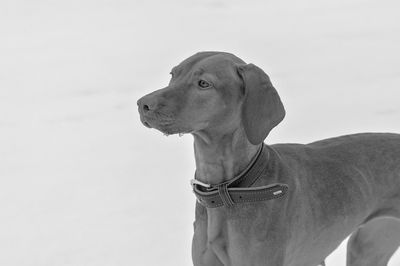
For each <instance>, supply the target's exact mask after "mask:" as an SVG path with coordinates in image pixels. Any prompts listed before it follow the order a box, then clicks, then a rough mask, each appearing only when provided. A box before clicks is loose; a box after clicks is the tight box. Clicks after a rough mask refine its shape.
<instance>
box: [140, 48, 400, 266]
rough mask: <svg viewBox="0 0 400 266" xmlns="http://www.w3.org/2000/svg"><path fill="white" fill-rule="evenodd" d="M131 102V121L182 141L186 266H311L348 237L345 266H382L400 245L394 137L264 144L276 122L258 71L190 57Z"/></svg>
mask: <svg viewBox="0 0 400 266" xmlns="http://www.w3.org/2000/svg"><path fill="white" fill-rule="evenodd" d="M171 75H172V77H171V81H170V83H169V85H168V86H167V87H165V88H163V89H160V90H156V91H154V92H152V93H150V94H147V95H145V96H144V97H142V98H141V99H139V100H138V102H137V104H138V109H139V113H140V118H141V121H142V123H143V124H144V125H145V126H147V127H149V128H155V129H157V130H159V131H161V132H163V133H164V134H167V135H170V134H187V133H190V134H192V135H193V137H194V153H195V161H196V172H195V179H194V180H193V181H192V186H193V191H194V193H195V195H196V197H197V202H196V215H195V222H194V236H193V242H192V259H193V264H194V265H195V266H216V265H225V266H244V265H246V266H250V265H263V266H313V265H320V264H322V265H324V260H325V258H326V257H327V256H328V255H329V254H330V253H331V252H332V251H333V250H335V249H336V248H337V247H338V245H339V244H340V243H341V242H342V241H343V240H344V239H346V237H347V236H349V235H350V239H349V241H348V244H347V265H348V266H361V265H362V266H372V265H373V266H384V265H387V263H388V261H389V259H390V257H391V256H392V254H393V253H394V252H395V251H396V250H397V248H398V247H399V245H400V134H390V133H362V134H353V135H347V136H340V137H336V138H330V139H325V140H320V141H316V142H313V143H310V144H274V145H266V144H264V140H265V138H266V137H267V136H268V134H269V132H270V131H271V130H272V129H273V128H274V127H275V126H277V125H278V124H279V123H280V122H281V121H282V120H283V118H284V117H285V109H284V106H283V104H282V102H281V99H280V97H279V95H278V93H277V91H276V90H275V88H274V87H273V85H272V83H271V81H270V79H269V77H268V76H267V74H266V73H265V72H264V71H263V70H262V69H261V68H259V67H257V66H256V65H254V64H247V63H245V62H244V61H243V60H242V59H240V58H238V57H236V56H235V55H233V54H230V53H225V52H200V53H197V54H195V55H193V56H191V57H189V58H187V59H186V60H184V61H183V62H182V63H180V64H179V65H178V66H176V67H174V68H173V69H172V71H171Z"/></svg>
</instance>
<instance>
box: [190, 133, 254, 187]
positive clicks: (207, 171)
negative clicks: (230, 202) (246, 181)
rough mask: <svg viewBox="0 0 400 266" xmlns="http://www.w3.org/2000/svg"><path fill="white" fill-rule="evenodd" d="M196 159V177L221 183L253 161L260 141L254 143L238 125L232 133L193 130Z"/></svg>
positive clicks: (209, 181)
mask: <svg viewBox="0 0 400 266" xmlns="http://www.w3.org/2000/svg"><path fill="white" fill-rule="evenodd" d="M192 135H193V137H194V154H195V160H196V179H197V180H199V181H201V182H204V183H207V184H213V185H215V184H219V183H221V182H224V181H227V180H229V179H232V178H234V177H235V176H236V175H238V174H240V173H241V172H242V171H243V170H244V169H246V168H247V166H248V165H249V164H250V162H251V161H252V159H253V158H254V157H255V156H256V154H257V151H258V148H259V145H253V144H251V143H250V142H249V141H248V140H247V137H246V136H245V133H244V130H243V129H241V128H239V129H236V130H234V131H232V132H230V133H225V134H215V132H214V133H212V134H210V133H209V132H206V131H198V132H194V133H192Z"/></svg>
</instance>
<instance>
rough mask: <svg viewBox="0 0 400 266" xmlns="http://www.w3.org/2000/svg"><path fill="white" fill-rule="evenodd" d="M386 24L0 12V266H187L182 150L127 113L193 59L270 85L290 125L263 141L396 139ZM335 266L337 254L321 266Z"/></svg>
mask: <svg viewBox="0 0 400 266" xmlns="http://www.w3.org/2000/svg"><path fill="white" fill-rule="evenodd" d="M398 10H399V4H398V1H378V0H374V1H366V0H365V1H360V0H356V1H345V0H340V1H329V2H325V1H317V0H310V1H297V2H294V1H292V2H291V3H289V2H287V1H280V2H279V3H278V1H275V2H272V1H261V0H260V1H256V0H254V1H239V0H234V1H232V0H231V1H228V0H216V1H212V0H205V1H201V0H194V1H193V0H192V1H183V0H173V1H158V2H155V1H139V0H138V1H122V0H113V1H111V0H110V1H105V0H104V1H95V0H84V1H82V0H81V1H77V0H73V1H46V0H36V1H16V0H1V2H0V33H1V35H0V38H1V42H0V60H1V61H0V265H8V266H14V265H15V266H25V265H29V266H31V265H39V266H44V265H49V266H53V265H57V266H58V265H74V266H75V265H85V266H86V265H96V266H97V265H106V266H110V265H117V266H125V265H190V264H191V259H190V242H191V235H192V221H193V214H194V209H193V204H194V197H193V195H192V193H191V191H190V187H189V179H191V178H192V175H193V173H194V161H193V151H192V139H191V137H190V136H184V137H182V138H178V137H175V136H171V137H168V138H166V137H163V136H162V135H161V134H160V133H158V132H156V131H154V130H149V129H147V128H145V127H143V126H142V125H141V124H140V121H139V117H138V114H137V111H136V100H137V99H138V98H139V97H140V96H142V95H144V94H145V93H148V92H150V91H152V90H154V89H157V88H161V87H163V86H165V85H166V83H167V81H168V79H169V75H168V73H169V70H170V68H171V67H172V66H174V65H176V64H178V63H179V62H180V61H181V60H183V59H184V58H186V57H188V56H190V55H191V54H193V53H195V52H197V51H200V50H223V51H230V52H233V53H235V54H237V55H238V56H240V57H241V58H243V59H244V60H246V61H248V62H253V63H255V64H257V65H259V66H260V67H262V68H263V69H264V70H265V71H266V72H267V73H269V74H270V76H271V79H272V81H273V83H274V84H275V87H276V88H277V89H278V91H279V93H280V95H281V98H282V100H283V102H284V104H285V106H286V110H287V117H286V119H285V121H284V122H283V123H282V124H281V125H280V126H279V127H278V128H276V129H275V130H274V131H273V133H272V134H271V136H270V137H269V139H268V140H267V143H277V142H301V143H306V142H310V141H313V140H317V139H322V138H326V137H330V136H336V135H342V134H347V133H355V132H365V131H380V132H400V123H399V121H400V105H399V101H400V53H399V49H398V47H400V17H399V15H398ZM171 190H173V191H174V194H171ZM178 197H179V198H178ZM182 199H183V200H182ZM344 262H345V250H344V245H342V246H340V248H339V249H338V250H337V251H335V252H334V253H333V254H332V255H331V256H330V257H329V258H328V260H327V265H335V266H336V265H344ZM399 264H400V254H399V252H398V253H397V254H396V255H395V257H394V259H393V260H392V262H391V264H390V265H391V266H395V265H399Z"/></svg>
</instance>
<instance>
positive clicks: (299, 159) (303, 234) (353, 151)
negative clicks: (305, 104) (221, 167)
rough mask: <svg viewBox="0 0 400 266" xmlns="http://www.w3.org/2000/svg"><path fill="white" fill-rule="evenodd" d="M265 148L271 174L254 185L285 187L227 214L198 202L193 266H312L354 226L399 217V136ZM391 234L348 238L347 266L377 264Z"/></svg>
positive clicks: (368, 136) (387, 250)
mask: <svg viewBox="0 0 400 266" xmlns="http://www.w3.org/2000/svg"><path fill="white" fill-rule="evenodd" d="M269 149H270V154H271V155H272V156H270V157H269V158H270V160H269V162H268V163H269V164H273V165H274V171H273V173H272V175H270V176H267V177H264V178H263V179H261V180H259V181H258V183H256V184H254V185H255V186H261V185H267V184H271V183H286V184H288V185H289V192H288V194H287V197H286V198H283V199H276V200H272V201H266V202H260V203H252V204H245V205H243V206H238V208H231V209H227V208H217V209H206V208H205V207H203V206H202V205H200V204H199V203H198V204H197V206H196V209H197V210H196V222H195V235H194V248H193V254H194V258H195V261H198V262H199V263H198V264H197V265H271V266H274V265H287V266H307V265H317V264H318V263H319V262H321V261H323V260H324V258H325V257H326V256H328V255H329V254H330V253H331V252H332V251H333V250H334V249H335V248H336V247H337V246H338V245H339V244H340V243H341V242H342V241H343V240H344V239H345V238H346V237H347V236H348V235H350V234H351V233H352V232H353V231H355V230H357V227H358V226H360V225H362V224H365V223H367V222H368V221H370V220H373V219H374V218H379V217H396V218H399V219H400V135H395V134H359V135H349V136H343V137H339V138H333V139H327V140H323V141H319V142H314V143H311V144H308V145H300V144H278V145H272V146H270V147H269ZM384 223H386V222H385V221H384ZM394 228H396V226H394ZM382 230H383V231H382V233H384V230H385V227H384V228H382ZM392 234H396V235H397V237H398V239H397V243H396V242H395V243H393V244H392V243H390V241H388V240H387V239H385V238H384V239H379V238H375V237H374V238H373V239H369V241H368V243H364V241H363V240H362V239H361V240H357V239H356V238H354V237H353V238H352V239H353V241H350V242H349V245H350V246H349V250H350V252H351V253H350V254H349V257H348V259H349V265H371V266H372V265H384V264H383V263H382V264H379V263H377V261H381V260H383V261H385V260H387V259H388V258H390V255H392V253H393V252H394V251H395V250H396V248H397V246H398V245H399V244H400V221H399V223H398V226H397V231H393V232H392ZM354 236H356V235H354ZM382 241H383V242H382ZM385 242H389V243H385ZM387 245H393V246H389V247H387ZM382 247H385V248H384V250H383V252H384V254H383V253H382V252H379V249H380V248H382ZM363 248H365V250H364V249H363ZM388 256H389V257H388ZM357 260H359V262H356V261H357ZM353 261H354V262H353ZM361 261H362V262H363V263H360V262H361ZM370 262H372V263H370ZM195 265H196V264H195Z"/></svg>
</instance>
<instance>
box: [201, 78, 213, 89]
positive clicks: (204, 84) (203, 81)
mask: <svg viewBox="0 0 400 266" xmlns="http://www.w3.org/2000/svg"><path fill="white" fill-rule="evenodd" d="M199 86H200V87H201V88H203V89H206V88H208V87H210V86H211V85H210V83H208V82H207V81H205V80H202V79H201V80H199Z"/></svg>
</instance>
